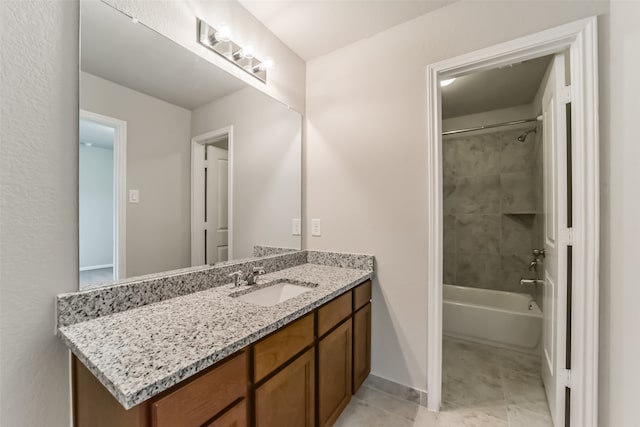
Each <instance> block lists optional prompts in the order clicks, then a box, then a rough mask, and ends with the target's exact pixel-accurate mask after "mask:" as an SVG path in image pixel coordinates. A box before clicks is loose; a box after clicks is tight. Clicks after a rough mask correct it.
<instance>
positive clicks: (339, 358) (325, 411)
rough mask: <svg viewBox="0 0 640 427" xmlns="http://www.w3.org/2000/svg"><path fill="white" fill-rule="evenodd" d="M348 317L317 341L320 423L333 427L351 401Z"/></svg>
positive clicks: (349, 324) (350, 329)
mask: <svg viewBox="0 0 640 427" xmlns="http://www.w3.org/2000/svg"><path fill="white" fill-rule="evenodd" d="M351 335H352V328H351V319H348V320H347V321H345V322H344V323H343V324H342V325H340V326H338V327H337V328H336V329H335V330H334V331H333V332H331V333H330V334H329V335H327V336H326V337H324V338H323V339H322V340H321V341H320V342H319V344H318V384H319V392H318V394H319V401H318V403H319V408H318V412H319V416H320V426H323V427H324V426H332V425H333V424H334V423H335V422H336V420H337V419H338V417H339V416H340V413H341V412H342V410H343V409H344V408H345V407H346V406H347V404H348V403H349V401H350V400H351V362H352V361H351Z"/></svg>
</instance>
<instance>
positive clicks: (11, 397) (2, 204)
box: [0, 0, 305, 427]
mask: <svg viewBox="0 0 640 427" xmlns="http://www.w3.org/2000/svg"><path fill="white" fill-rule="evenodd" d="M231 3H232V2H216V3H215V4H214V3H212V2H211V3H208V2H188V3H187V2H147V1H140V2H138V3H137V4H136V5H135V8H136V10H138V11H140V14H139V16H140V18H143V16H144V17H146V18H148V19H149V21H153V22H162V23H163V24H162V25H161V27H162V29H164V30H169V31H171V33H169V34H176V33H177V34H180V35H181V37H182V40H183V42H184V43H189V42H190V43H193V40H194V39H195V35H194V34H195V29H194V26H195V23H194V18H193V17H194V14H195V11H194V10H191V8H192V7H208V8H215V7H218V8H224V7H227V8H231V6H230V4H231ZM198 4H203V5H205V6H197V5H198ZM233 10H235V12H234V17H236V18H237V20H238V23H239V24H242V25H239V26H238V31H239V34H242V32H246V34H255V36H256V37H257V38H259V39H264V40H265V42H264V48H265V51H268V54H269V55H271V56H273V57H274V59H275V61H276V63H277V67H278V68H277V69H276V71H274V72H273V73H272V74H271V75H272V77H271V78H270V83H269V84H268V85H267V86H264V88H268V90H269V91H271V92H272V93H273V94H274V95H275V96H276V98H278V99H280V100H281V101H283V102H287V103H289V104H290V105H291V106H292V107H293V108H296V109H297V110H299V111H302V109H303V108H304V96H305V91H304V78H305V74H304V73H305V66H304V62H303V61H302V60H301V59H299V58H298V57H297V56H295V55H294V54H293V53H291V51H290V50H289V49H287V48H286V47H285V46H284V45H283V44H282V43H281V42H280V41H279V40H278V39H276V38H275V36H273V35H272V34H266V29H265V28H264V26H262V25H261V24H260V23H258V22H257V21H255V20H254V19H253V18H252V17H251V16H250V15H249V13H248V12H246V11H245V10H244V9H242V8H240V7H239V6H238V5H235V6H233ZM207 16H209V17H210V18H212V17H215V16H216V15H215V11H214V10H211V11H210V12H209V13H208V14H207ZM78 20H79V16H78V1H75V0H67V1H54V2H52V1H41V0H35V1H29V2H26V1H19V0H18V1H11V0H3V1H0V32H1V33H2V37H1V38H0V40H1V42H0V43H1V44H0V49H1V50H2V67H1V69H0V76H1V79H0V88H1V92H0V93H1V96H0V99H1V102H0V108H1V112H2V114H1V118H0V120H1V121H0V123H1V126H0V141H1V143H0V154H1V155H0V177H1V179H2V181H1V183H2V184H1V185H2V187H1V188H2V193H1V198H0V322H1V323H0V425H2V426H5V425H6V426H44V425H46V426H52V427H66V426H69V425H70V418H71V411H70V395H69V352H68V351H67V349H66V347H65V346H64V345H63V344H62V343H61V342H60V341H59V340H58V339H57V338H56V337H55V336H54V334H53V331H54V313H53V311H54V297H55V295H57V294H59V293H62V292H70V291H73V290H75V289H77V286H78V86H77V84H78V54H79V51H78ZM145 22H147V21H145ZM212 23H213V22H212ZM211 55H214V54H211ZM216 60H217V61H218V62H220V61H222V62H224V60H222V59H219V58H218V59H216ZM227 67H228V65H227ZM256 82H257V81H256ZM252 83H253V82H252ZM254 84H255V83H254ZM265 90H266V89H265Z"/></svg>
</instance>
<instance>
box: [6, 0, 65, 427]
mask: <svg viewBox="0 0 640 427" xmlns="http://www.w3.org/2000/svg"><path fill="white" fill-rule="evenodd" d="M0 33H1V37H0V50H1V51H2V67H1V68H0V100H1V102H0V117H1V118H0V141H1V143H0V179H1V181H0V182H1V187H0V188H1V198H0V384H1V386H0V425H2V426H7V427H9V426H52V427H67V426H69V425H70V418H71V412H70V403H69V352H68V351H67V348H66V347H65V346H64V344H62V343H61V342H60V341H59V340H58V339H57V338H56V337H55V335H54V325H55V323H54V297H55V295H56V294H58V293H61V292H69V291H73V290H76V289H77V288H78V3H77V2H75V1H64V2H62V1H55V2H53V1H49V2H45V1H29V2H26V1H5V0H3V1H1V2H0Z"/></svg>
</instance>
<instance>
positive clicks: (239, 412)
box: [206, 400, 247, 427]
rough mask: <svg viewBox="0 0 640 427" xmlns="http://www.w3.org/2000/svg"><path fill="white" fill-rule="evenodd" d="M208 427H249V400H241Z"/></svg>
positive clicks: (207, 426)
mask: <svg viewBox="0 0 640 427" xmlns="http://www.w3.org/2000/svg"><path fill="white" fill-rule="evenodd" d="M206 427H247V401H246V400H241V401H240V402H238V403H236V404H235V405H234V406H233V408H231V409H229V410H228V411H227V412H225V413H224V415H222V416H221V417H219V418H216V419H215V420H214V421H212V422H210V423H209V424H207V425H206Z"/></svg>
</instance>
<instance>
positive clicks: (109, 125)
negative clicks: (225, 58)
mask: <svg viewBox="0 0 640 427" xmlns="http://www.w3.org/2000/svg"><path fill="white" fill-rule="evenodd" d="M195 31H196V27H195V24H194V37H195ZM80 45H81V60H80V64H81V65H80V68H81V69H80V113H79V114H80V127H79V141H80V146H79V153H80V154H79V159H80V160H79V161H80V165H79V170H80V184H79V203H80V212H79V215H80V230H79V231H80V242H79V244H80V288H81V289H83V288H86V287H89V286H94V285H96V284H104V283H110V282H113V281H115V280H121V279H125V278H130V277H134V276H140V275H145V274H150V273H158V272H163V271H167V270H175V269H179V268H184V267H190V266H198V265H203V264H211V263H216V262H223V261H228V260H235V259H239V258H246V257H251V256H253V253H254V246H256V245H266V246H277V247H283V248H293V249H300V246H301V237H300V235H299V233H298V232H296V231H295V228H296V227H292V224H298V223H299V221H300V215H301V214H300V211H301V122H302V118H301V116H300V114H298V113H297V112H295V111H293V110H291V109H289V108H288V107H287V106H285V105H283V104H281V103H280V102H278V101H276V100H274V99H272V98H270V97H269V96H267V95H265V94H264V93H262V92H261V91H259V90H257V89H255V88H253V87H251V86H249V85H247V84H246V83H244V82H242V81H241V80H239V79H237V78H236V77H234V76H232V75H230V74H228V73H227V72H225V71H223V70H221V69H219V68H218V67H216V66H215V65H213V64H212V63H210V62H209V61H207V60H205V59H203V58H202V57H200V56H198V55H196V54H195V53H193V52H191V51H190V50H187V49H185V48H184V47H182V46H180V45H178V44H177V43H175V42H173V41H172V40H170V39H168V38H166V37H164V36H162V35H161V34H159V33H157V32H155V31H153V30H151V29H150V28H148V27H146V26H145V25H144V24H143V23H140V22H138V21H137V20H132V19H131V18H130V17H128V16H127V15H125V14H123V13H121V12H119V11H118V10H116V9H113V8H112V7H110V6H109V5H107V4H105V3H102V2H100V1H85V2H82V5H81V34H80Z"/></svg>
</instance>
